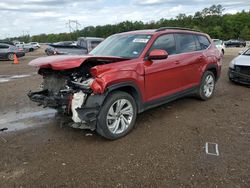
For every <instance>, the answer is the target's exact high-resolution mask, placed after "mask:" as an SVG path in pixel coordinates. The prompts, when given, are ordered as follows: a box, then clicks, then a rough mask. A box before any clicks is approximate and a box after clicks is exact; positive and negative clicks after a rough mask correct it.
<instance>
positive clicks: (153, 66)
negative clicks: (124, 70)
mask: <svg viewBox="0 0 250 188" xmlns="http://www.w3.org/2000/svg"><path fill="white" fill-rule="evenodd" d="M154 49H161V50H165V51H167V52H168V54H169V56H168V58H167V59H163V60H153V61H152V62H148V61H146V62H145V63H144V67H145V91H146V98H147V99H146V100H147V101H152V100H155V99H159V98H161V97H165V96H169V95H171V94H174V93H177V92H178V91H180V88H181V80H182V65H181V64H179V62H178V60H179V57H178V55H176V44H175V39H174V34H165V35H161V36H159V37H158V38H157V39H156V40H155V42H154V43H153V45H152V47H151V48H150V50H149V52H150V51H152V50H154Z"/></svg>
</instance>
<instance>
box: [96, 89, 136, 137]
mask: <svg viewBox="0 0 250 188" xmlns="http://www.w3.org/2000/svg"><path fill="white" fill-rule="evenodd" d="M136 116H137V106H136V103H135V100H134V98H133V97H132V96H131V95H129V94H128V93H126V92H122V91H117V92H114V93H111V94H110V95H109V96H108V97H107V99H106V100H105V103H104V105H103V106H102V108H101V110H100V113H99V116H98V123H97V132H98V133H99V134H100V135H101V136H103V137H105V138H107V139H110V140H115V139H118V138H121V137H123V136H125V135H126V134H127V133H129V132H130V131H131V130H132V128H133V127H134V124H135V120H136Z"/></svg>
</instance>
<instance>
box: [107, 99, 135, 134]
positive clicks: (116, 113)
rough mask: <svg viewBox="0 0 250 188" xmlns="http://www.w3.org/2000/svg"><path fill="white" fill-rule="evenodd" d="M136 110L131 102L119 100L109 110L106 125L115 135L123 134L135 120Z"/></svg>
mask: <svg viewBox="0 0 250 188" xmlns="http://www.w3.org/2000/svg"><path fill="white" fill-rule="evenodd" d="M133 115H134V110H133V106H132V104H131V102H130V101H128V100H127V99H118V100H117V101H115V102H114V103H113V104H112V105H111V106H110V108H109V111H108V113H107V118H106V124H107V127H108V129H109V131H110V132H111V133H113V134H121V133H123V132H124V131H126V130H127V129H128V128H129V126H130V124H131V122H132V119H133Z"/></svg>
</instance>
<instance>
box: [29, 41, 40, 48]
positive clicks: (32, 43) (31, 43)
mask: <svg viewBox="0 0 250 188" xmlns="http://www.w3.org/2000/svg"><path fill="white" fill-rule="evenodd" d="M28 44H30V45H32V46H34V47H35V48H36V49H37V48H40V47H41V46H40V44H39V43H38V42H30V43H28Z"/></svg>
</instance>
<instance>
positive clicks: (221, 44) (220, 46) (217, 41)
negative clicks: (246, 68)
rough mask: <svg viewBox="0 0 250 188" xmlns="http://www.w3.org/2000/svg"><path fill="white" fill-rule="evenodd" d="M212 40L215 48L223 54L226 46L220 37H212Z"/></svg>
mask: <svg viewBox="0 0 250 188" xmlns="http://www.w3.org/2000/svg"><path fill="white" fill-rule="evenodd" d="M213 42H214V44H215V46H216V47H217V49H218V50H219V51H220V52H221V53H222V54H223V55H224V53H225V48H226V47H225V44H224V42H223V41H222V40H220V39H213Z"/></svg>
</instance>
